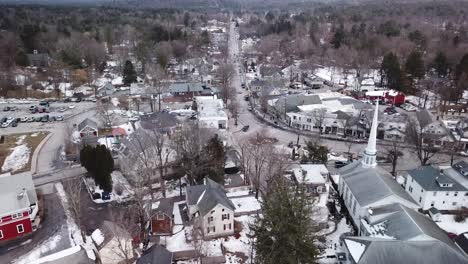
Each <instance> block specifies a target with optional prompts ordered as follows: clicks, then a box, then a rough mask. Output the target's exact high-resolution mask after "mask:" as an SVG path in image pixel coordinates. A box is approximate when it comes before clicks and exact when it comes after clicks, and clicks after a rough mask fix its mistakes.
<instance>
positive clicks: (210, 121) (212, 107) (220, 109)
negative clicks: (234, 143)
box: [195, 96, 228, 129]
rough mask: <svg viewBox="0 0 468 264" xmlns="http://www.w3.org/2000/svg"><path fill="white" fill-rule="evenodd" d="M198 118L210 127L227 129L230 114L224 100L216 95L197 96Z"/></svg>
mask: <svg viewBox="0 0 468 264" xmlns="http://www.w3.org/2000/svg"><path fill="white" fill-rule="evenodd" d="M195 102H196V104H197V112H198V120H199V122H200V123H201V124H203V125H204V126H206V127H209V128H216V129H227V127H228V116H227V113H226V111H225V109H224V102H223V100H222V99H218V98H217V97H216V96H197V97H195Z"/></svg>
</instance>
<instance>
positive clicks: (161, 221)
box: [151, 198, 174, 236]
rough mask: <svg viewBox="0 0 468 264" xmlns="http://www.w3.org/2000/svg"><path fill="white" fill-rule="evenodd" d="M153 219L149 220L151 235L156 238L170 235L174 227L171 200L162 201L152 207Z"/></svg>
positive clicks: (172, 202) (172, 203)
mask: <svg viewBox="0 0 468 264" xmlns="http://www.w3.org/2000/svg"><path fill="white" fill-rule="evenodd" d="M151 209H152V210H153V214H152V215H153V217H152V219H151V234H152V235H157V236H164V235H172V228H173V226H174V221H173V218H174V217H173V214H172V212H173V210H174V201H173V200H172V199H168V198H166V199H162V200H160V201H158V202H156V203H155V204H153V205H152V208H151Z"/></svg>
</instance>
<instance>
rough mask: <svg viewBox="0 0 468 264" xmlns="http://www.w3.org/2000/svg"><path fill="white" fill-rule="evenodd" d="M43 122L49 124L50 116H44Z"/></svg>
mask: <svg viewBox="0 0 468 264" xmlns="http://www.w3.org/2000/svg"><path fill="white" fill-rule="evenodd" d="M41 122H49V115H45V116H43V117H42V119H41Z"/></svg>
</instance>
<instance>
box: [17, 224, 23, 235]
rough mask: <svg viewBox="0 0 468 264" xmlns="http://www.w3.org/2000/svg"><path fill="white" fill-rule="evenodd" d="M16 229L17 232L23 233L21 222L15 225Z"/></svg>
mask: <svg viewBox="0 0 468 264" xmlns="http://www.w3.org/2000/svg"><path fill="white" fill-rule="evenodd" d="M16 230H18V234H21V233H23V232H24V227H23V224H21V225H17V226H16Z"/></svg>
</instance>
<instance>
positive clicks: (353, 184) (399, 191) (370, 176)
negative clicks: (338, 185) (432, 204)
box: [340, 160, 418, 208]
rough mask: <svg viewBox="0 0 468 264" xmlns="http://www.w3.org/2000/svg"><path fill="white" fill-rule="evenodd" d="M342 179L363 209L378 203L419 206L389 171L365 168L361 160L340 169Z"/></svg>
mask: <svg viewBox="0 0 468 264" xmlns="http://www.w3.org/2000/svg"><path fill="white" fill-rule="evenodd" d="M340 175H341V177H340V179H342V180H343V181H345V182H346V185H347V186H348V187H349V189H350V190H351V192H352V193H353V195H354V197H355V198H356V200H357V202H358V203H359V205H360V206H361V207H363V206H367V205H371V204H374V203H377V204H379V205H383V204H391V203H395V202H398V203H403V204H404V205H406V206H409V207H412V208H416V207H418V205H417V204H416V203H415V202H414V200H413V199H412V198H411V197H410V196H409V195H408V194H407V193H406V192H405V190H404V189H403V188H402V187H401V186H400V185H399V184H398V183H397V182H396V181H395V180H393V179H392V176H391V175H390V173H388V172H387V171H385V170H383V169H381V168H380V167H379V166H376V167H370V168H365V167H363V166H362V162H361V160H357V161H354V162H353V163H351V164H348V165H347V166H345V167H343V168H341V169H340Z"/></svg>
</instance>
